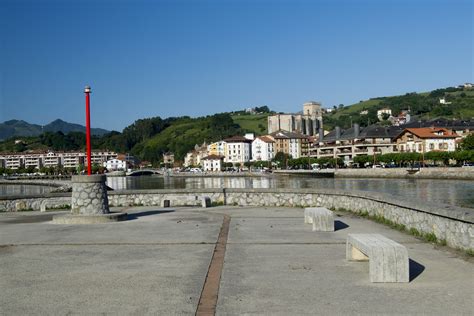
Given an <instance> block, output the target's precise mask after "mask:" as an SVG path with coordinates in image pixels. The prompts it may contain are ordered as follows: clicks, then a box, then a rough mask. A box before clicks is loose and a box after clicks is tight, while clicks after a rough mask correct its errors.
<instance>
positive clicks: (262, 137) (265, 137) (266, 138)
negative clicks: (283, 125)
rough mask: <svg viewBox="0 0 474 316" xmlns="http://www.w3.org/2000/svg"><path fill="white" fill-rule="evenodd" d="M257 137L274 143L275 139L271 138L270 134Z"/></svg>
mask: <svg viewBox="0 0 474 316" xmlns="http://www.w3.org/2000/svg"><path fill="white" fill-rule="evenodd" d="M257 138H258V139H260V140H262V141H264V142H265V143H274V141H273V139H271V138H270V137H269V136H258V137H257Z"/></svg>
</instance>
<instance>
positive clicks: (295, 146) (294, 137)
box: [268, 131, 309, 159]
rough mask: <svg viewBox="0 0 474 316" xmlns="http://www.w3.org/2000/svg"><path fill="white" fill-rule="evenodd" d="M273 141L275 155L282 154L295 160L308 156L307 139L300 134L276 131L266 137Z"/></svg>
mask: <svg viewBox="0 0 474 316" xmlns="http://www.w3.org/2000/svg"><path fill="white" fill-rule="evenodd" d="M268 136H269V137H270V138H271V139H273V141H274V142H275V144H274V152H275V155H276V154H277V153H278V152H282V153H285V154H288V155H290V156H291V158H294V159H297V158H300V157H306V156H308V150H309V138H308V136H306V135H303V134H301V133H292V132H287V131H278V132H274V133H271V134H269V135H268Z"/></svg>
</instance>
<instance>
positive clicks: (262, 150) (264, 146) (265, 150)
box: [251, 136, 275, 161]
mask: <svg viewBox="0 0 474 316" xmlns="http://www.w3.org/2000/svg"><path fill="white" fill-rule="evenodd" d="M274 145H275V141H274V140H273V139H272V138H271V137H269V136H258V137H256V138H255V139H254V140H253V142H252V158H251V160H252V161H270V160H272V159H273V158H274V157H275V149H274Z"/></svg>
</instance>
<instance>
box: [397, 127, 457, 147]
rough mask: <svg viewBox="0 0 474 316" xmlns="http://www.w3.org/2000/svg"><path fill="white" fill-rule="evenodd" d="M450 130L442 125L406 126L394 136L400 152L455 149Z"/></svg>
mask: <svg viewBox="0 0 474 316" xmlns="http://www.w3.org/2000/svg"><path fill="white" fill-rule="evenodd" d="M457 137H459V136H458V135H457V134H456V133H454V132H453V131H451V130H448V129H446V128H442V127H421V128H407V129H405V130H403V132H402V133H400V134H399V135H398V136H396V137H395V138H394V141H395V143H396V146H397V150H398V151H400V152H417V153H427V152H430V151H455V150H456V138H457Z"/></svg>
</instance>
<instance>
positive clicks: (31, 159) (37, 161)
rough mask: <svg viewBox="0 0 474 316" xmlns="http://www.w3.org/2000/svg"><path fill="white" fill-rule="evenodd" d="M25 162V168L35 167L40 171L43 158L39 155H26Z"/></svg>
mask: <svg viewBox="0 0 474 316" xmlns="http://www.w3.org/2000/svg"><path fill="white" fill-rule="evenodd" d="M23 162H24V166H25V168H29V167H33V168H36V169H39V168H41V166H42V161H41V157H39V156H37V155H25V156H24V159H23Z"/></svg>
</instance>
